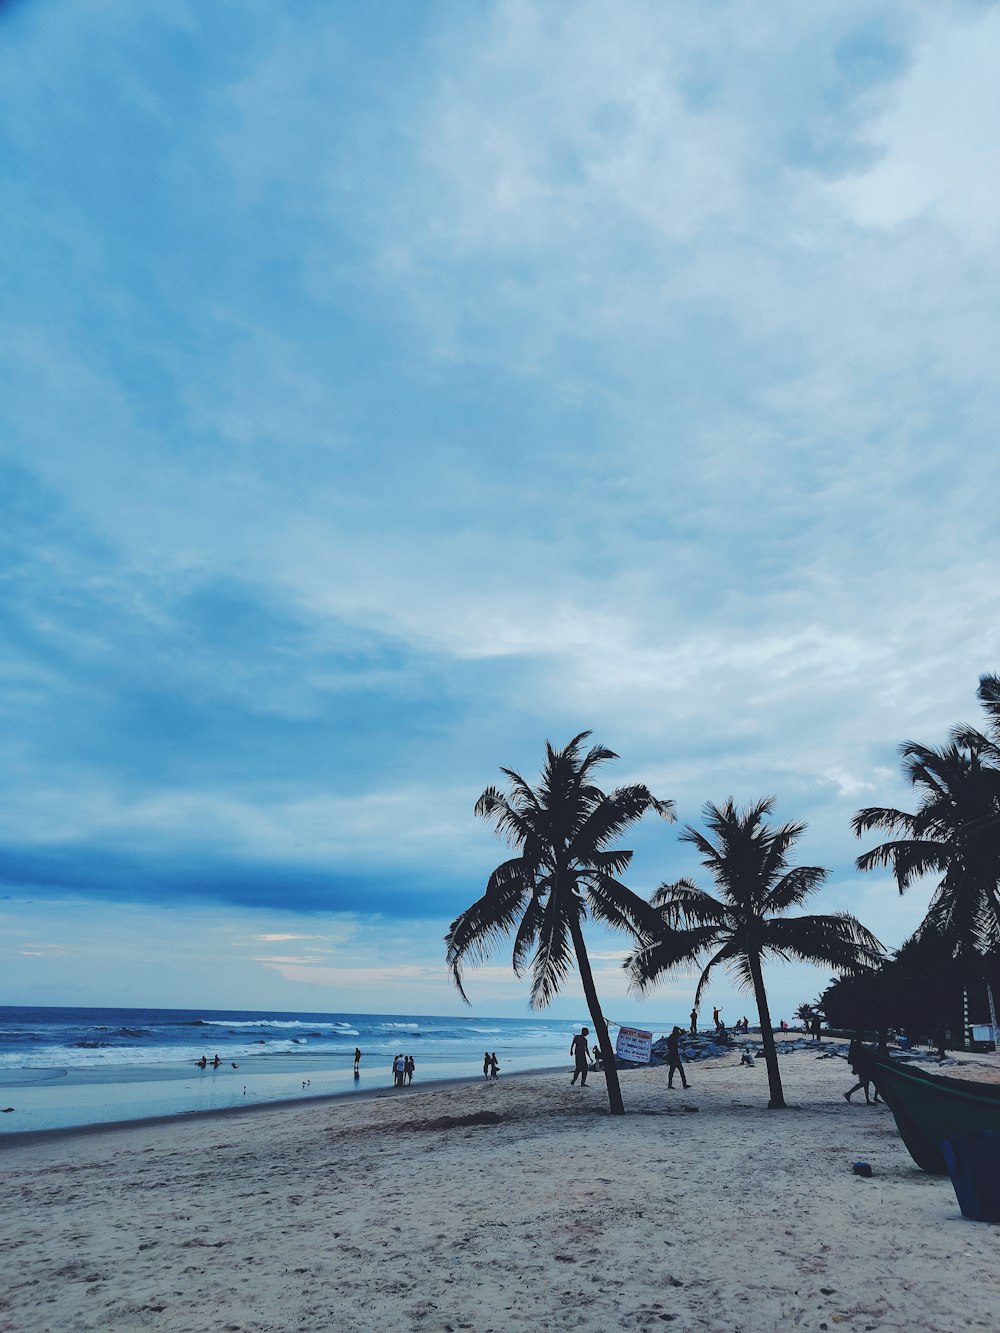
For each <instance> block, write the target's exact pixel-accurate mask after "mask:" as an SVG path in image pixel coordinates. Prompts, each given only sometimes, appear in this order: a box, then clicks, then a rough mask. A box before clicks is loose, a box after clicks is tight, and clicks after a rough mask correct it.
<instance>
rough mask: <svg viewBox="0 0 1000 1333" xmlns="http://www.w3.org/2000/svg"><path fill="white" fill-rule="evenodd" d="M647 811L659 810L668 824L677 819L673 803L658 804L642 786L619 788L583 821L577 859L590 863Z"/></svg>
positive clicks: (576, 845)
mask: <svg viewBox="0 0 1000 1333" xmlns="http://www.w3.org/2000/svg"><path fill="white" fill-rule="evenodd" d="M647 810H656V812H657V813H658V814H660V815H662V816H663V818H665V819H668V820H670V819H672V818H673V802H672V801H658V800H657V799H656V798H655V797H654V796H653V795H652V793H651V792H650V790H649V788H648V787H645V786H643V785H642V784H641V783H636V784H634V785H632V786H630V787H617V788H616V789H615V790H614V791H613V792H611V793H610V794H609V795H607V796H604V797H603V799H602V800H600V801H598V802H597V803H596V804H595V805H593V806H592V808H591V809H590V810H589V812H588V813H587V814H586V817H585V818H584V819H583V820H582V821H581V823H580V825H579V827H578V828H577V830H576V832H575V834H574V837H573V854H574V856H576V857H578V858H579V859H580V860H581V861H586V860H587V859H588V858H589V856H590V855H592V853H593V852H595V851H599V850H601V849H603V848H605V847H607V845H608V843H609V842H612V841H613V840H614V839H615V838H617V837H618V836H619V834H621V833H623V832H624V831H625V829H627V828H628V826H629V825H630V824H632V823H634V822H635V821H636V820H637V819H640V818H641V817H642V816H643V815H644V814H645V813H646V811H647Z"/></svg>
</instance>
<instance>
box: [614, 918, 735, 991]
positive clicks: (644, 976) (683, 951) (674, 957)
mask: <svg viewBox="0 0 1000 1333" xmlns="http://www.w3.org/2000/svg"><path fill="white" fill-rule="evenodd" d="M718 938H719V932H718V930H717V929H716V928H715V927H714V926H695V927H692V928H691V929H689V930H673V929H671V928H670V927H666V928H664V929H661V930H660V931H659V932H658V934H657V935H656V936H655V937H654V938H653V939H651V940H649V941H648V942H646V943H644V944H641V945H640V946H639V948H637V949H635V950H634V951H633V952H632V953H631V954H629V956H628V957H627V958H626V959H625V962H624V964H623V966H624V967H625V970H626V971H627V972H628V974H629V978H630V980H629V990H634V991H637V992H638V993H639V994H640V995H642V994H645V992H646V991H648V990H649V988H650V987H651V986H652V985H654V984H655V982H657V981H659V980H660V978H661V977H664V976H668V975H669V974H670V973H671V972H676V971H678V970H680V969H681V968H686V967H691V966H692V965H693V964H696V963H697V960H698V958H699V957H700V956H701V955H702V954H703V953H705V952H706V951H707V950H708V949H711V948H712V946H713V945H714V944H715V943H716V941H717V940H718Z"/></svg>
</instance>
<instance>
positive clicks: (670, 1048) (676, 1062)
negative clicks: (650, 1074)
mask: <svg viewBox="0 0 1000 1333" xmlns="http://www.w3.org/2000/svg"><path fill="white" fill-rule="evenodd" d="M667 1060H668V1062H669V1065H670V1067H669V1069H668V1070H667V1087H668V1088H672V1087H673V1086H674V1072H675V1071H676V1072H677V1073H678V1074H680V1076H681V1086H682V1087H685V1088H686V1087H687V1086H688V1081H687V1075H686V1074H685V1073H684V1066H683V1064H681V1030H680V1028H679V1027H678V1026H677V1024H676V1023H675V1024H674V1030H673V1032H671V1034H670V1036H669V1037H668V1038H667Z"/></svg>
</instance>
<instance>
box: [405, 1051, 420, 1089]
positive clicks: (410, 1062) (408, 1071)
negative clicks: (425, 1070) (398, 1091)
mask: <svg viewBox="0 0 1000 1333" xmlns="http://www.w3.org/2000/svg"><path fill="white" fill-rule="evenodd" d="M416 1067H417V1062H416V1060H414V1058H413V1056H412V1055H408V1056H407V1057H406V1059H405V1060H404V1061H403V1073H404V1074H405V1075H406V1086H407V1087H409V1086H410V1084H411V1083H412V1082H413V1071H414V1070H415V1069H416Z"/></svg>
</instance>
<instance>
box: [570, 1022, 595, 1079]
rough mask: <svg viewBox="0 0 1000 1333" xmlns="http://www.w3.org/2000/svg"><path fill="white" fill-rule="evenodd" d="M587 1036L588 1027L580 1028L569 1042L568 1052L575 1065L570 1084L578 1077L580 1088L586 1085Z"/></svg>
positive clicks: (587, 1061) (587, 1062)
mask: <svg viewBox="0 0 1000 1333" xmlns="http://www.w3.org/2000/svg"><path fill="white" fill-rule="evenodd" d="M589 1036H590V1028H581V1029H580V1031H579V1032H578V1033H577V1034H576V1036H575V1037H574V1038H573V1040H572V1041H571V1042H570V1044H569V1053H570V1055H571V1056H572V1057H573V1062H574V1065H575V1068H574V1070H573V1077H572V1078H571V1079H570V1084H571V1085H572V1084H573V1083H575V1082H576V1080H577V1079H579V1080H580V1087H581V1088H585V1087H586V1086H587V1067H588V1065H589V1057H588V1054H587V1046H588V1044H589V1043H588V1040H587V1039H588V1037H589Z"/></svg>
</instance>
